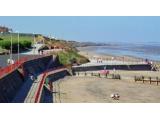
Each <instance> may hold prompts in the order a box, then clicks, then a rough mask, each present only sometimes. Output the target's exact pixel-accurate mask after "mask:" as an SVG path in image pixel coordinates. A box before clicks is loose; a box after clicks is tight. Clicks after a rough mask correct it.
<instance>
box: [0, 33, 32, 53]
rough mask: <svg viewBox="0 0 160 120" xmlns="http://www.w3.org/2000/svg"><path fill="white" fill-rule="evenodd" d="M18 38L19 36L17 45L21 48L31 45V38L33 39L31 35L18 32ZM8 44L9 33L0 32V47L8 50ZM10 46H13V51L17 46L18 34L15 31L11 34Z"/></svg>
mask: <svg viewBox="0 0 160 120" xmlns="http://www.w3.org/2000/svg"><path fill="white" fill-rule="evenodd" d="M19 38H20V39H19V45H20V49H21V50H22V49H26V48H30V47H31V44H32V39H33V37H32V36H31V35H22V34H20V36H19ZM10 45H11V34H0V47H1V48H2V49H7V50H9V49H10ZM12 46H13V47H12V48H13V51H16V50H17V46H18V35H17V34H15V33H14V34H12Z"/></svg>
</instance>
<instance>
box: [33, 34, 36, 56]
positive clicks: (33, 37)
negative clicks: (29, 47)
mask: <svg viewBox="0 0 160 120" xmlns="http://www.w3.org/2000/svg"><path fill="white" fill-rule="evenodd" d="M33 41H34V43H33V54H34V55H35V49H36V48H35V47H36V46H35V34H34V33H33Z"/></svg>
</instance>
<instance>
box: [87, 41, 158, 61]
mask: <svg viewBox="0 0 160 120" xmlns="http://www.w3.org/2000/svg"><path fill="white" fill-rule="evenodd" d="M85 50H87V51H91V52H95V53H97V54H103V55H105V54H106V55H115V56H132V57H137V58H143V59H149V60H154V61H160V42H159V43H158V42H155V43H152V42H148V43H109V44H108V45H105V46H92V47H86V48H85Z"/></svg>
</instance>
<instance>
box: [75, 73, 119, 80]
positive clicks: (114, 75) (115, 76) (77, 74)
mask: <svg viewBox="0 0 160 120" xmlns="http://www.w3.org/2000/svg"><path fill="white" fill-rule="evenodd" d="M74 75H76V76H97V77H99V78H100V77H104V78H109V79H119V80H120V79H121V76H120V75H119V74H110V73H106V74H103V73H96V72H76V73H75V74H74Z"/></svg>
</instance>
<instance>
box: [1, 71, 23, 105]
mask: <svg viewBox="0 0 160 120" xmlns="http://www.w3.org/2000/svg"><path fill="white" fill-rule="evenodd" d="M23 82H24V78H23V76H22V74H21V73H20V72H19V71H18V70H15V71H13V72H12V73H10V74H8V75H6V76H5V77H3V78H2V79H0V103H7V102H11V101H12V99H13V98H14V96H15V95H16V93H17V91H18V90H19V89H20V87H21V86H22V84H23Z"/></svg>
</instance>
